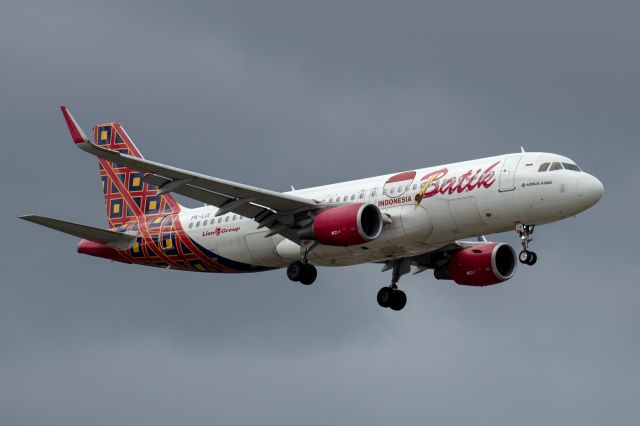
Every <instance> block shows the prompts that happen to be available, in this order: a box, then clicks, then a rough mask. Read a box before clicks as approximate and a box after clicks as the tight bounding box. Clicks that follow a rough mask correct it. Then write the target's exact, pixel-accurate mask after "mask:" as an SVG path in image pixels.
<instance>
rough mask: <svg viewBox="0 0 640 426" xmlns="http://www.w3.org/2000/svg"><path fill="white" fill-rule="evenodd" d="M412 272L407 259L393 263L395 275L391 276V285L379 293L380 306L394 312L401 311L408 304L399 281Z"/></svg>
mask: <svg viewBox="0 0 640 426" xmlns="http://www.w3.org/2000/svg"><path fill="white" fill-rule="evenodd" d="M410 270H411V266H410V264H409V262H408V260H407V259H398V260H394V261H393V275H392V276H391V285H390V286H388V287H382V288H381V289H380V291H378V296H377V300H378V305H380V306H381V307H383V308H391V309H393V310H394V311H400V310H402V308H404V307H405V305H406V304H407V295H406V294H405V292H404V291H402V290H400V289H398V281H399V280H400V277H401V276H402V275H404V274H406V273H407V272H409V271H410Z"/></svg>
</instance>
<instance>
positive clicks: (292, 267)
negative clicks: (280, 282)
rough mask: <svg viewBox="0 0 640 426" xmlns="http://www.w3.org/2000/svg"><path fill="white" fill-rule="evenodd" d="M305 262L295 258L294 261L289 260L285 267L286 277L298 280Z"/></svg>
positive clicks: (302, 274)
mask: <svg viewBox="0 0 640 426" xmlns="http://www.w3.org/2000/svg"><path fill="white" fill-rule="evenodd" d="M304 271H305V264H304V263H302V262H300V261H299V260H296V261H295V262H291V263H290V264H289V266H288V267H287V277H288V278H289V279H290V280H291V281H300V280H301V279H302V277H303V276H304Z"/></svg>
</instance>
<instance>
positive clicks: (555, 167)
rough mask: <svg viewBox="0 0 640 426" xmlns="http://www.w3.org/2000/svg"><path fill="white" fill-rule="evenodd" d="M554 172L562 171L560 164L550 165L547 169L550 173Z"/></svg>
mask: <svg viewBox="0 0 640 426" xmlns="http://www.w3.org/2000/svg"><path fill="white" fill-rule="evenodd" d="M554 170H562V164H560V163H559V162H557V161H556V162H554V163H551V167H549V171H550V172H552V171H554Z"/></svg>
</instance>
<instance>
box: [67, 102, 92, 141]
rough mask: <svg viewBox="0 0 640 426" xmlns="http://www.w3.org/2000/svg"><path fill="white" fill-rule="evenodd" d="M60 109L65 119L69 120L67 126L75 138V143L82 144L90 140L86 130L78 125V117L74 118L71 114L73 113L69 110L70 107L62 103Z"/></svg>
mask: <svg viewBox="0 0 640 426" xmlns="http://www.w3.org/2000/svg"><path fill="white" fill-rule="evenodd" d="M60 110H61V111H62V115H63V116H64V121H66V122H67V127H68V128H69V133H71V139H73V143H75V144H81V143H87V142H90V141H89V138H87V135H85V134H84V132H83V131H82V129H81V128H80V126H79V125H78V122H77V121H76V119H75V118H73V115H71V113H70V112H69V109H68V108H67V107H66V106H64V105H61V106H60Z"/></svg>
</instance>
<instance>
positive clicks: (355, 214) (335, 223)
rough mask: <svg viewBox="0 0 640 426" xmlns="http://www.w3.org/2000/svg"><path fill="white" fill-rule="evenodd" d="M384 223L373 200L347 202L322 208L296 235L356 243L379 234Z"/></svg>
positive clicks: (339, 243)
mask: <svg viewBox="0 0 640 426" xmlns="http://www.w3.org/2000/svg"><path fill="white" fill-rule="evenodd" d="M383 225H384V223H383V221H382V213H380V209H379V208H378V207H377V206H376V205H375V204H367V203H356V204H347V205H344V206H338V207H331V208H329V209H326V210H322V211H321V212H319V213H318V214H317V215H316V216H315V217H314V219H313V222H312V223H311V224H310V225H308V226H306V227H304V228H302V229H301V230H299V231H298V236H299V237H300V238H301V239H303V240H315V241H318V242H319V243H321V244H326V245H329V246H342V247H347V246H355V245H358V244H364V243H366V242H369V241H373V240H375V239H376V238H378V237H379V236H380V234H381V233H382V227H383Z"/></svg>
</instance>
